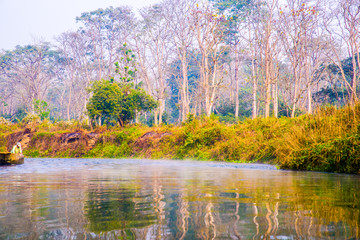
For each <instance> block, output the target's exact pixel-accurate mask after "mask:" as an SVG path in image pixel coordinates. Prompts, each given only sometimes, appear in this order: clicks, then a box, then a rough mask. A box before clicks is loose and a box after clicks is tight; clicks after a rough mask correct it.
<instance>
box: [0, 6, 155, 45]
mask: <svg viewBox="0 0 360 240" xmlns="http://www.w3.org/2000/svg"><path fill="white" fill-rule="evenodd" d="M158 2H160V0H0V50H1V49H3V50H13V49H14V48H15V46H16V45H27V44H33V43H35V42H38V41H50V42H52V41H53V39H54V37H55V36H57V35H59V34H61V33H63V32H66V31H68V30H76V29H78V27H79V26H80V24H77V23H76V20H75V18H76V17H77V16H80V15H81V13H83V12H89V11H93V10H96V9H98V8H107V7H110V6H113V7H118V6H129V7H132V8H133V10H134V11H135V12H136V11H137V10H138V9H140V8H142V7H146V6H150V5H152V4H156V3H158Z"/></svg>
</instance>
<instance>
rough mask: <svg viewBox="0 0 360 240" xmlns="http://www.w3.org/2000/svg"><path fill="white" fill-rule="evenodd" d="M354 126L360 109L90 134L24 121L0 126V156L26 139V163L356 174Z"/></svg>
mask: <svg viewBox="0 0 360 240" xmlns="http://www.w3.org/2000/svg"><path fill="white" fill-rule="evenodd" d="M359 120H360V106H359V105H358V106H356V107H346V108H343V109H338V110H337V109H335V108H334V107H328V108H324V109H321V110H319V111H317V112H316V113H315V114H313V115H303V116H300V117H298V118H293V119H291V118H280V119H276V118H267V119H264V118H258V119H254V120H245V121H243V122H240V123H238V124H234V125H226V124H223V123H220V122H219V121H218V119H216V118H205V117H203V118H199V119H193V120H191V121H188V122H186V123H184V124H183V125H181V126H172V125H167V126H162V127H153V128H150V127H146V126H128V127H126V128H116V127H110V128H106V127H99V128H97V129H92V130H91V129H89V127H88V126H86V125H85V124H80V123H78V122H60V123H56V124H52V123H49V122H47V121H45V122H36V121H35V122H34V121H27V122H24V123H20V124H16V125H15V124H1V125H0V139H1V140H0V150H5V149H6V148H7V149H9V147H11V144H13V142H15V141H18V139H16V138H19V137H23V138H24V137H28V138H29V140H28V144H27V148H26V149H25V150H24V153H25V155H26V156H31V157H45V156H46V157H48V156H51V157H104V158H122V157H135V158H170V159H200V160H219V161H231V162H267V163H275V164H278V165H279V166H280V167H281V168H283V169H296V170H314V171H328V172H342V173H355V174H359V173H360V172H359V169H360V128H359V124H358V122H359ZM26 133H27V134H26ZM74 134H75V135H74ZM74 136H75V137H76V138H74ZM74 139H75V140H74Z"/></svg>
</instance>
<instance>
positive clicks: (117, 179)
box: [0, 159, 360, 239]
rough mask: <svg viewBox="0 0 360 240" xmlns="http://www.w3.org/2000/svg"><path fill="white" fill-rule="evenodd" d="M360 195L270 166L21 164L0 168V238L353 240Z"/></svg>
mask: <svg viewBox="0 0 360 240" xmlns="http://www.w3.org/2000/svg"><path fill="white" fill-rule="evenodd" d="M359 199H360V178H359V176H354V175H342V174H327V173H314V172H291V171H281V170H276V169H275V167H274V166H271V165H261V164H250V165H247V164H229V163H217V162H195V161H175V160H171V161H165V160H133V159H124V160H117V159H26V160H25V164H23V165H18V166H8V167H1V168H0V239H358V238H359V230H360V229H359V221H360V218H359V216H360V213H359V210H360V201H359Z"/></svg>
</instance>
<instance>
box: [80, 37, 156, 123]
mask: <svg viewBox="0 0 360 240" xmlns="http://www.w3.org/2000/svg"><path fill="white" fill-rule="evenodd" d="M122 52H123V57H122V58H121V62H120V63H118V62H116V63H115V67H116V70H115V72H116V73H117V74H118V76H119V78H118V80H119V81H115V80H116V78H115V77H112V78H110V80H100V81H95V82H94V83H93V86H92V88H91V89H90V90H91V91H92V92H93V96H92V97H91V98H90V101H89V103H88V105H87V110H88V114H89V117H90V118H92V119H96V118H97V119H99V124H101V121H100V120H101V119H104V120H105V121H106V122H107V123H111V122H112V121H114V120H115V121H116V122H117V123H118V124H119V125H120V126H124V125H125V124H127V123H129V122H130V121H131V120H133V119H134V118H135V116H136V112H140V111H149V110H152V109H154V108H156V107H157V102H156V101H155V100H154V99H153V98H152V97H151V96H150V95H148V94H147V93H146V92H145V91H144V90H143V89H141V88H140V85H141V83H140V84H138V85H135V84H134V83H133V81H134V78H135V72H136V67H135V65H136V62H135V55H134V54H132V51H131V50H130V49H128V48H127V45H126V44H124V45H123V48H122Z"/></svg>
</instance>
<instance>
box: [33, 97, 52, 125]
mask: <svg viewBox="0 0 360 240" xmlns="http://www.w3.org/2000/svg"><path fill="white" fill-rule="evenodd" d="M33 104H34V111H35V113H36V114H37V115H38V116H39V117H40V118H41V120H44V119H46V118H49V115H50V106H49V104H48V103H47V102H45V101H43V100H40V99H34V101H33Z"/></svg>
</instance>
